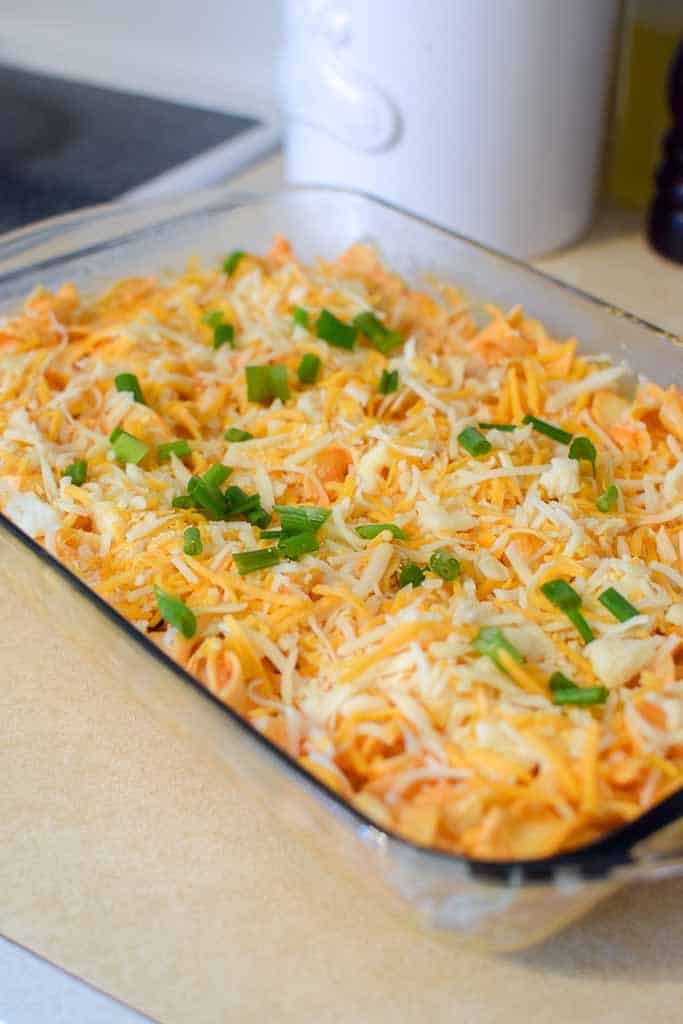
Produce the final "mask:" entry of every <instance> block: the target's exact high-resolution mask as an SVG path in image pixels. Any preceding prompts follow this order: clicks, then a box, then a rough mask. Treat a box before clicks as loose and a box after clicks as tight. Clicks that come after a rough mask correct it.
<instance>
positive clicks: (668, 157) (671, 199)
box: [647, 43, 683, 263]
mask: <svg viewBox="0 0 683 1024" xmlns="http://www.w3.org/2000/svg"><path fill="white" fill-rule="evenodd" d="M669 105H670V106H671V113H672V114H673V126H672V128H671V131H670V132H668V133H667V134H666V136H665V138H664V144H663V149H664V159H663V160H662V163H661V164H660V166H659V169H658V171H657V177H656V191H655V198H654V201H653V203H652V205H651V207H650V211H649V215H648V225H647V234H648V238H649V239H650V244H651V245H652V247H653V248H654V249H656V250H657V252H660V253H661V254H662V256H667V257H668V258H669V259H670V260H674V261H675V262H676V263H683V43H681V44H680V46H679V47H678V50H677V51H676V53H675V55H674V59H673V63H672V65H671V72H670V74H669Z"/></svg>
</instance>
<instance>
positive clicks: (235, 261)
mask: <svg viewBox="0 0 683 1024" xmlns="http://www.w3.org/2000/svg"><path fill="white" fill-rule="evenodd" d="M246 255H247V254H246V252H245V251H244V250H243V249H235V250H234V251H233V252H231V253H230V255H229V256H226V257H225V259H224V260H223V273H224V274H227V275H228V276H230V275H232V274H234V273H235V271H236V270H237V268H238V266H239V265H240V262H241V261H242V260H243V259H244V257H245V256H246Z"/></svg>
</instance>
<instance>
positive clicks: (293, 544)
mask: <svg viewBox="0 0 683 1024" xmlns="http://www.w3.org/2000/svg"><path fill="white" fill-rule="evenodd" d="M319 547H320V544H319V543H318V538H317V537H316V535H315V534H314V533H311V531H310V530H303V531H302V532H301V533H288V534H285V533H283V534H282V536H281V537H280V540H279V542H278V548H279V549H280V551H281V552H282V554H283V555H284V557H285V558H293V559H297V558H301V556H302V555H306V554H308V553H309V552H310V551H317V550H318V549H319Z"/></svg>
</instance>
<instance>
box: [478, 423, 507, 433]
mask: <svg viewBox="0 0 683 1024" xmlns="http://www.w3.org/2000/svg"><path fill="white" fill-rule="evenodd" d="M477 426H478V427H479V429H480V430H506V431H508V432H509V431H511V430H516V429H517V427H516V426H515V424H514V423H478V424H477Z"/></svg>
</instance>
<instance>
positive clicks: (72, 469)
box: [62, 459, 88, 487]
mask: <svg viewBox="0 0 683 1024" xmlns="http://www.w3.org/2000/svg"><path fill="white" fill-rule="evenodd" d="M62 476H68V477H70V478H71V483H72V484H73V485H74V487H82V486H83V484H84V483H85V481H86V479H87V477H88V463H87V462H86V461H85V459H76V460H75V462H72V463H71V464H70V465H68V466H67V467H66V469H63V470H62Z"/></svg>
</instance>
